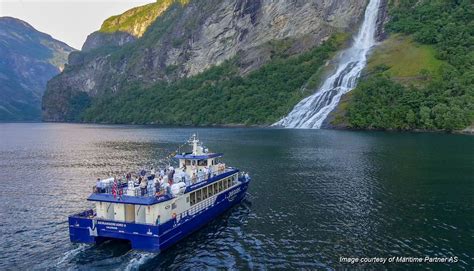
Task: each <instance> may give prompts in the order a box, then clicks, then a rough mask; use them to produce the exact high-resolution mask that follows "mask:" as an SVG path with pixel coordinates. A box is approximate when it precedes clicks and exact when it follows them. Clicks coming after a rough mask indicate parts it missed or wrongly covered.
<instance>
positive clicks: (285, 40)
mask: <svg viewBox="0 0 474 271" xmlns="http://www.w3.org/2000/svg"><path fill="white" fill-rule="evenodd" d="M366 2H367V1H360V0H344V1H343V0H323V1H298V0H297V1H270V0H206V1H204V0H193V1H189V2H186V1H169V2H166V3H169V5H163V3H161V5H158V6H159V8H160V10H159V12H155V13H154V14H158V15H157V17H156V20H155V21H154V22H153V23H152V24H151V25H150V26H148V27H146V30H144V32H143V35H142V36H140V34H139V33H140V32H141V31H142V30H143V29H144V28H143V27H142V26H139V27H134V23H128V21H127V23H124V24H125V25H127V27H124V26H122V25H121V24H120V23H118V22H117V20H116V19H109V20H107V21H106V22H109V21H116V23H115V26H114V27H108V28H107V29H110V31H107V32H108V33H106V34H103V32H105V31H102V32H100V34H93V35H91V36H90V37H89V39H88V41H87V42H86V44H85V45H84V48H83V51H82V52H80V53H77V54H72V55H71V57H70V59H69V65H68V66H67V68H66V69H65V71H64V72H63V73H61V74H60V75H59V76H57V77H55V78H54V79H53V80H51V81H50V82H49V84H48V90H47V93H46V95H45V98H44V100H43V109H44V112H43V113H44V119H45V120H48V121H62V120H65V119H67V117H66V116H70V115H71V114H70V113H71V112H70V111H69V109H70V106H69V104H70V102H71V101H70V99H71V97H86V96H87V98H88V99H94V98H96V97H100V96H102V95H104V94H105V93H109V94H110V93H117V92H120V91H122V90H123V89H126V88H127V87H129V86H130V85H135V86H140V87H148V86H151V85H154V84H156V83H157V82H160V81H176V80H180V79H181V78H185V77H190V76H194V75H197V74H199V73H201V72H203V71H205V70H207V69H209V68H210V67H213V66H216V65H220V64H222V63H223V62H224V61H226V60H230V59H237V60H238V63H239V64H238V72H239V73H240V74H242V75H245V74H247V73H249V72H251V71H254V70H256V69H258V68H260V67H262V65H264V64H265V63H267V62H268V61H270V59H271V57H272V54H273V53H274V51H275V50H279V47H281V46H282V45H283V47H284V55H285V56H291V55H296V54H299V53H301V52H305V51H308V50H309V49H311V48H314V47H316V46H318V45H320V44H321V42H322V41H324V40H326V39H328V37H329V36H331V35H332V34H334V33H336V32H351V31H354V30H355V29H356V27H357V25H358V22H359V21H360V18H361V15H362V14H363V11H364V8H365V5H366ZM155 11H156V10H155ZM141 16H144V15H143V14H142V15H141ZM132 17H133V16H132ZM135 19H136V18H135ZM147 21H150V20H147ZM104 25H105V23H104ZM127 29H128V30H127ZM130 29H132V30H133V31H130ZM135 29H139V30H140V31H138V32H137V31H135ZM105 35H109V36H105ZM107 38H109V39H110V40H107ZM84 94H87V95H86V96H84ZM85 100H87V99H85ZM84 106H87V102H85V103H84Z"/></svg>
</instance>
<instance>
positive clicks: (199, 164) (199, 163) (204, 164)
mask: <svg viewBox="0 0 474 271" xmlns="http://www.w3.org/2000/svg"><path fill="white" fill-rule="evenodd" d="M198 166H207V160H198Z"/></svg>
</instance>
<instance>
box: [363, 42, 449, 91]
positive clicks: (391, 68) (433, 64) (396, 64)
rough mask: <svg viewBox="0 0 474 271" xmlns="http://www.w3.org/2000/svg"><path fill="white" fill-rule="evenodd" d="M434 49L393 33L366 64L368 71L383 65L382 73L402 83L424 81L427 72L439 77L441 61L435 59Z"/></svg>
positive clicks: (417, 83)
mask: <svg viewBox="0 0 474 271" xmlns="http://www.w3.org/2000/svg"><path fill="white" fill-rule="evenodd" d="M435 53H436V52H435V49H434V48H433V47H432V46H430V45H422V44H419V43H417V42H414V41H413V38H411V37H409V36H404V35H400V34H395V35H392V36H390V37H389V38H388V39H386V40H385V41H384V42H383V43H382V44H381V45H380V46H379V47H378V48H377V49H376V50H375V51H374V52H373V54H372V56H371V57H370V59H369V63H368V65H367V71H368V73H371V72H375V71H376V70H378V69H380V68H381V67H384V68H385V69H386V70H385V71H383V72H382V74H385V75H388V76H390V77H391V78H392V79H394V80H396V81H398V82H400V83H402V84H404V85H410V84H414V85H420V84H423V83H426V81H427V80H426V79H427V78H426V76H425V75H426V74H427V72H428V73H430V74H431V75H433V76H435V77H437V78H439V73H438V71H439V69H440V67H441V64H442V63H443V62H442V61H441V60H439V59H436V57H435Z"/></svg>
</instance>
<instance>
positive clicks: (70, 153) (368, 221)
mask: <svg viewBox="0 0 474 271" xmlns="http://www.w3.org/2000/svg"><path fill="white" fill-rule="evenodd" d="M193 132H198V133H199V137H200V138H201V139H202V140H204V141H205V142H206V143H207V144H206V145H207V146H208V147H209V148H210V149H211V150H213V151H219V152H224V153H225V154H226V159H225V162H227V163H228V164H230V165H234V166H236V167H239V168H241V169H243V170H245V171H249V172H250V173H251V175H252V177H253V183H252V184H251V186H250V188H249V193H248V196H247V199H246V200H245V201H244V202H243V203H242V204H241V205H239V206H237V207H235V208H233V209H231V210H230V211H228V212H227V213H225V214H224V215H223V216H221V217H219V218H218V219H217V220H215V221H214V222H213V223H211V224H209V225H208V226H206V227H205V228H203V229H201V230H200V231H198V232H196V233H195V234H194V235H192V236H191V237H189V238H187V239H185V240H184V241H182V242H180V243H179V244H177V245H176V246H174V247H172V248H171V249H169V250H167V251H165V252H162V253H161V254H149V253H143V252H138V251H131V250H130V248H129V246H128V245H127V244H126V243H120V242H109V243H105V244H102V245H100V246H89V245H75V244H71V243H70V242H69V239H68V227H67V222H66V221H67V215H68V214H71V213H76V212H79V211H82V210H84V209H86V208H89V207H91V204H90V203H88V202H87V201H86V200H85V199H86V197H87V196H88V195H89V193H90V192H91V186H92V185H93V184H94V179H95V178H96V177H105V176H108V175H110V174H118V173H122V172H125V171H128V170H130V169H138V168H139V167H141V166H144V165H150V164H154V163H157V162H158V160H159V159H160V158H161V157H162V156H164V155H167V154H168V153H169V152H171V151H173V150H174V149H175V148H176V147H177V146H178V145H180V144H181V143H182V142H184V141H185V139H187V138H188V137H189V136H190V134H192V133H193ZM473 153H474V138H473V137H471V136H463V135H446V134H421V133H420V134H410V133H382V132H348V131H325V130H274V129H175V128H169V129H168V128H150V127H139V126H96V125H75V124H0V186H1V188H0V235H1V240H0V242H1V244H0V269H31V268H34V269H80V270H90V269H97V270H100V269H103V270H109V269H117V270H122V269H164V268H166V269H168V268H169V269H208V268H216V269H221V268H233V269H267V268H268V269H270V268H279V269H295V268H305V269H337V268H340V267H347V268H354V267H359V268H372V269H377V270H380V269H385V268H401V269H406V268H421V267H424V268H430V269H446V268H447V267H451V268H455V269H467V270H472V268H473V266H474V259H473V252H474V156H473ZM341 256H342V257H350V256H359V257H390V256H406V257H425V256H433V257H450V256H453V257H454V256H455V257H458V258H459V262H458V263H455V264H450V265H448V264H429V265H420V264H405V265H393V264H392V265H390V264H389V265H356V266H351V265H347V264H341V263H340V262H339V257H341Z"/></svg>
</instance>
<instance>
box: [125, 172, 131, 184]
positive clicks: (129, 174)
mask: <svg viewBox="0 0 474 271" xmlns="http://www.w3.org/2000/svg"><path fill="white" fill-rule="evenodd" d="M125 178H126V179H127V182H129V181H130V180H131V179H132V174H131V173H130V172H129V173H127V176H126V177H125Z"/></svg>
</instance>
